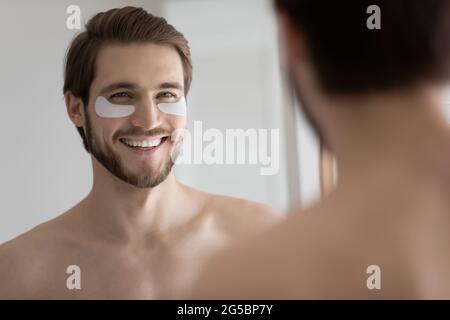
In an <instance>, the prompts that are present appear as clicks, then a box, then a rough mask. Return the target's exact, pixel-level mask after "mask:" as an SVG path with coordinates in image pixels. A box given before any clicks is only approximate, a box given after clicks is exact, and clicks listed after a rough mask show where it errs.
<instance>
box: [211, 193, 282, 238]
mask: <svg viewBox="0 0 450 320" xmlns="http://www.w3.org/2000/svg"><path fill="white" fill-rule="evenodd" d="M206 197H207V201H206V203H207V204H206V208H207V209H206V210H208V211H210V212H211V213H212V214H213V216H214V217H215V220H216V221H217V223H218V224H220V226H221V227H222V228H224V230H226V231H228V232H230V233H231V234H234V235H240V234H251V233H253V232H257V231H260V230H262V229H266V228H268V227H270V226H272V225H274V224H275V223H277V222H279V221H281V220H282V219H283V217H284V216H283V214H282V213H281V212H280V211H278V210H276V209H274V208H273V207H271V206H269V205H267V204H263V203H259V202H255V201H250V200H246V199H240V198H235V197H230V196H223V195H211V194H208V195H207V196H206Z"/></svg>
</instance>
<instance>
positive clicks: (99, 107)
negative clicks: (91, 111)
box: [95, 96, 136, 118]
mask: <svg viewBox="0 0 450 320" xmlns="http://www.w3.org/2000/svg"><path fill="white" fill-rule="evenodd" d="M135 110H136V108H135V107H134V106H130V105H123V104H112V103H111V102H109V101H108V99H106V98H105V97H103V96H98V97H97V100H95V112H96V113H97V114H98V116H99V117H102V118H123V117H128V116H129V115H132V114H133V113H134V111H135Z"/></svg>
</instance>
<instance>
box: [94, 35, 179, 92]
mask: <svg viewBox="0 0 450 320" xmlns="http://www.w3.org/2000/svg"><path fill="white" fill-rule="evenodd" d="M113 82H133V83H136V84H138V85H139V86H142V87H152V86H154V85H157V84H159V83H161V82H179V83H180V84H181V85H183V65H182V62H181V58H180V56H179V54H178V52H177V51H176V50H175V48H173V47H172V46H166V45H158V44H153V43H145V44H108V45H106V46H104V47H103V48H101V49H100V52H99V53H98V55H97V60H96V76H95V79H94V82H93V83H92V86H93V87H101V86H103V85H108V84H110V83H113Z"/></svg>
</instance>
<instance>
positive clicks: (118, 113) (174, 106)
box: [95, 96, 186, 118]
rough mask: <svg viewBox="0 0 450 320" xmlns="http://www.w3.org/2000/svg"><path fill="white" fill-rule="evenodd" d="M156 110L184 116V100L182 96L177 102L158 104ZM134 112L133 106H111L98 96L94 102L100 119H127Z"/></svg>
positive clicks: (106, 100)
mask: <svg viewBox="0 0 450 320" xmlns="http://www.w3.org/2000/svg"><path fill="white" fill-rule="evenodd" d="M158 109H159V110H160V111H161V112H164V113H167V114H170V115H175V116H186V99H185V98H184V96H183V97H181V98H180V100H178V101H177V102H173V103H167V102H166V103H159V104H158ZM135 111H136V107H135V106H133V105H123V104H112V103H111V102H109V101H108V99H106V98H105V97H103V96H98V97H97V99H96V100H95V112H96V113H97V115H98V116H99V117H102V118H123V117H128V116H130V115H132V114H133V113H134V112H135Z"/></svg>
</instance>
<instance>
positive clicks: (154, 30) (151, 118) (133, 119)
mask: <svg viewBox="0 0 450 320" xmlns="http://www.w3.org/2000/svg"><path fill="white" fill-rule="evenodd" d="M191 79H192V63H191V58H190V52H189V47H188V43H187V40H186V39H185V38H184V36H183V35H182V34H181V33H179V32H178V31H177V30H175V28H174V27H173V26H171V25H170V24H168V23H167V22H166V20H165V19H163V18H160V17H156V16H153V15H152V14H149V13H147V12H146V11H144V10H143V9H141V8H134V7H125V8H122V9H112V10H109V11H107V12H104V13H99V14H97V15H96V16H94V17H93V18H92V19H91V20H90V21H89V22H88V23H87V25H86V31H84V32H82V33H80V34H79V35H78V36H76V38H75V39H74V40H73V41H72V43H71V45H70V47H69V50H68V52H67V56H66V63H65V81H64V89H63V90H64V94H65V98H66V104H67V107H68V111H69V115H70V117H71V120H72V121H73V122H74V124H75V126H76V127H77V129H78V132H79V133H80V135H81V137H82V139H83V144H84V147H85V149H86V151H87V152H89V153H91V155H92V156H94V157H95V158H96V159H97V160H98V161H99V162H100V163H101V164H102V165H103V166H104V167H105V168H106V169H107V170H109V171H110V172H111V173H112V174H113V175H114V176H116V177H118V178H119V179H121V180H122V181H125V182H127V183H130V184H132V185H134V186H136V187H140V188H149V187H154V186H156V185H158V184H159V183H161V182H162V181H163V180H164V179H165V178H166V177H167V175H168V174H169V173H170V171H171V168H172V166H173V162H172V159H171V154H172V151H173V148H174V147H175V144H177V141H172V139H171V135H172V133H173V132H174V131H175V130H177V129H180V128H184V127H185V121H186V119H185V117H179V116H174V115H169V114H166V113H163V112H161V111H160V110H159V109H158V107H157V104H158V103H170V102H176V101H178V100H179V99H180V98H181V97H182V96H186V95H187V93H188V91H189V87H190V84H191ZM98 96H104V97H105V98H106V99H107V100H108V101H109V102H111V103H113V104H124V105H134V106H136V111H135V112H134V113H133V114H132V115H130V116H127V117H122V118H102V117H99V116H98V115H97V114H96V112H95V102H96V98H97V97H98ZM159 138H162V142H161V144H160V145H159V146H158V147H157V148H155V149H154V152H151V154H150V153H146V154H145V155H143V154H140V153H137V152H136V150H134V149H132V147H130V146H127V145H126V144H125V143H124V139H127V140H151V139H153V140H158V139H159Z"/></svg>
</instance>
